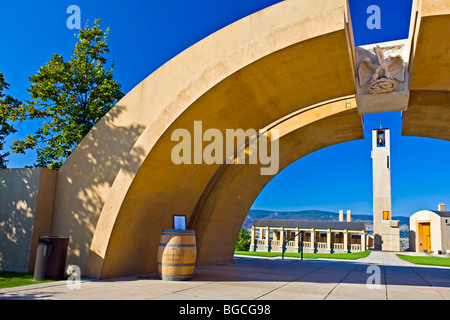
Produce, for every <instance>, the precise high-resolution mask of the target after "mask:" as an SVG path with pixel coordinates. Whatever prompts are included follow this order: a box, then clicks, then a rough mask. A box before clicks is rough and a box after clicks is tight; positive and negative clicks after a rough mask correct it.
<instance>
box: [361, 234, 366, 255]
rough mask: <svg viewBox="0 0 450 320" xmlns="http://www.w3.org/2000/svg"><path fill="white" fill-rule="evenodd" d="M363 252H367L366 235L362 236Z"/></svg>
mask: <svg viewBox="0 0 450 320" xmlns="http://www.w3.org/2000/svg"><path fill="white" fill-rule="evenodd" d="M361 251H366V233H365V232H364V233H362V234H361Z"/></svg>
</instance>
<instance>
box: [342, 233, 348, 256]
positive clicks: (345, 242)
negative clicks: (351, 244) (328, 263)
mask: <svg viewBox="0 0 450 320" xmlns="http://www.w3.org/2000/svg"><path fill="white" fill-rule="evenodd" d="M343 235H344V253H348V230H347V229H346V230H344V233H343Z"/></svg>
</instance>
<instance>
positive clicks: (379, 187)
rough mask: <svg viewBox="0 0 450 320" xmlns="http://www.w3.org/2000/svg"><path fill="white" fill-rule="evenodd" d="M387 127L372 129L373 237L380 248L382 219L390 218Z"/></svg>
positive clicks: (376, 246) (389, 165)
mask: <svg viewBox="0 0 450 320" xmlns="http://www.w3.org/2000/svg"><path fill="white" fill-rule="evenodd" d="M390 148H391V146H390V131H389V129H375V130H373V131H372V167H373V237H374V245H375V249H376V250H381V249H382V243H383V242H382V241H383V240H382V233H383V232H382V229H383V228H382V221H386V220H391V163H390V162H391V159H390V156H391V153H390Z"/></svg>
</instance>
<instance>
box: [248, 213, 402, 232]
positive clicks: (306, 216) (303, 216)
mask: <svg viewBox="0 0 450 320" xmlns="http://www.w3.org/2000/svg"><path fill="white" fill-rule="evenodd" d="M257 219H289V220H318V221H338V220H339V213H337V212H331V211H322V210H303V211H269V210H250V211H249V212H248V214H247V217H246V218H245V220H244V223H243V225H242V228H244V229H250V228H251V227H252V225H253V222H254V221H255V220H257ZM344 219H347V215H346V212H344ZM392 220H399V227H400V238H408V230H409V218H408V217H402V216H398V217H392ZM352 221H358V222H364V223H365V225H366V231H367V233H368V234H373V215H372V214H353V213H352Z"/></svg>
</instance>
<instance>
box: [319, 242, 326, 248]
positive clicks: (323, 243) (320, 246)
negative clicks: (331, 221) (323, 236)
mask: <svg viewBox="0 0 450 320" xmlns="http://www.w3.org/2000/svg"><path fill="white" fill-rule="evenodd" d="M326 248H327V243H326V242H317V249H326Z"/></svg>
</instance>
